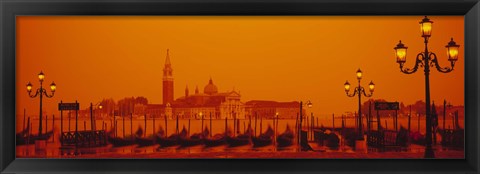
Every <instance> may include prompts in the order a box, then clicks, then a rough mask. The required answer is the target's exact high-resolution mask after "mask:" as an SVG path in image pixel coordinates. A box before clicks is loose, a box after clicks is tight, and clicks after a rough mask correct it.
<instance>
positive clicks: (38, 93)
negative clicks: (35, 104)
mask: <svg viewBox="0 0 480 174" xmlns="http://www.w3.org/2000/svg"><path fill="white" fill-rule="evenodd" d="M44 79H45V74H43V72H42V71H40V73H39V74H38V80H39V81H40V88H38V89H37V90H36V92H35V94H33V95H32V87H33V85H32V84H31V83H30V82H28V84H27V92H28V96H29V97H31V98H35V97H37V96H39V98H40V115H39V120H40V121H39V126H38V136H39V137H42V120H43V118H42V115H43V113H42V105H43V103H42V102H43V101H42V100H43V96H44V95H45V97H47V98H52V97H53V95H55V90H56V89H57V85H56V84H55V82H52V83H51V84H50V90H51V91H52V94H51V95H48V93H47V90H46V89H44V88H43V80H44Z"/></svg>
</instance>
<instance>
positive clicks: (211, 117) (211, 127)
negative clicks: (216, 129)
mask: <svg viewBox="0 0 480 174" xmlns="http://www.w3.org/2000/svg"><path fill="white" fill-rule="evenodd" d="M212 132H213V130H212V112H210V137H212Z"/></svg>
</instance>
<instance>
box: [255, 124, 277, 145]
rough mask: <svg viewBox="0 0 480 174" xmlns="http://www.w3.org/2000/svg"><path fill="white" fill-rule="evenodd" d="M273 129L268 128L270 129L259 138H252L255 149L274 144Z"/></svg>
mask: <svg viewBox="0 0 480 174" xmlns="http://www.w3.org/2000/svg"><path fill="white" fill-rule="evenodd" d="M273 134H274V132H273V129H272V128H271V127H270V126H268V129H267V130H266V131H265V132H264V133H262V134H260V135H259V136H257V137H252V142H253V147H263V146H268V145H271V144H272V143H273Z"/></svg>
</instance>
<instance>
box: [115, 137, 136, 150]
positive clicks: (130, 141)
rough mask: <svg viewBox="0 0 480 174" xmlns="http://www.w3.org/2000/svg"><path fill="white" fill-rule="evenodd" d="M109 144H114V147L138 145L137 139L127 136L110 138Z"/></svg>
mask: <svg viewBox="0 0 480 174" xmlns="http://www.w3.org/2000/svg"><path fill="white" fill-rule="evenodd" d="M108 142H110V144H112V146H113V147H123V146H131V145H134V144H135V143H136V142H135V137H132V136H127V137H125V138H120V137H109V138H108Z"/></svg>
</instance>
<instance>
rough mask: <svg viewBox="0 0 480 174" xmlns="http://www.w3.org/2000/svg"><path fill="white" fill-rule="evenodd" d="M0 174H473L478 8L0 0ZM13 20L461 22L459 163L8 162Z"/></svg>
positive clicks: (379, 0)
mask: <svg viewBox="0 0 480 174" xmlns="http://www.w3.org/2000/svg"><path fill="white" fill-rule="evenodd" d="M0 14H1V17H0V18H1V20H0V26H1V28H0V33H1V35H0V38H1V42H0V44H1V45H0V53H1V63H0V66H1V71H0V91H1V92H0V99H1V101H0V103H1V104H0V113H1V116H0V171H1V172H2V173H86V172H89V173H116V172H122V173H125V172H127V173H279V172H281V173H319V172H323V173H353V172H359V173H373V172H377V173H386V172H396V173H425V172H432V173H433V172H434V173H479V170H480V169H479V167H480V161H479V156H480V151H479V148H480V145H479V142H478V141H479V140H480V134H479V129H478V127H479V126H480V122H479V119H478V116H479V106H480V105H479V102H478V101H479V99H480V95H479V93H478V92H479V90H480V88H479V86H478V83H479V79H480V72H479V69H480V68H479V67H480V64H479V61H478V58H480V51H479V48H480V47H479V41H480V35H479V32H480V18H479V17H480V4H479V3H478V0H462V1H460V0H138V1H135V0H103V1H100V0H98V1H91V0H62V1H60V0H0ZM19 15H464V16H465V47H464V48H465V132H466V133H465V136H466V137H465V140H466V142H465V152H466V153H465V159H395V160H394V159H296V160H293V159H248V160H246V159H211V160H205V159H202V160H196V159H16V158H15V88H16V87H15V72H16V71H15V69H16V68H15V18H16V16H19Z"/></svg>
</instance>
